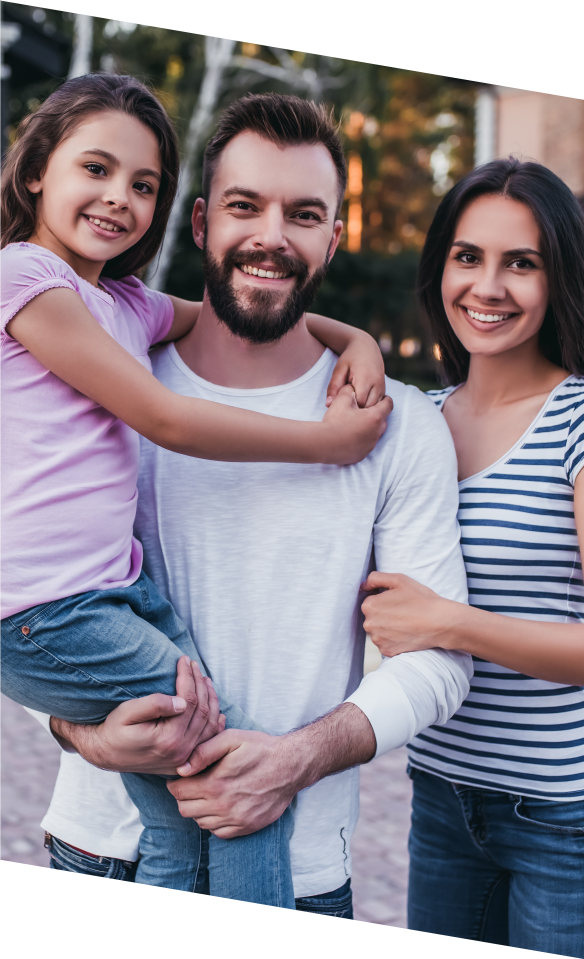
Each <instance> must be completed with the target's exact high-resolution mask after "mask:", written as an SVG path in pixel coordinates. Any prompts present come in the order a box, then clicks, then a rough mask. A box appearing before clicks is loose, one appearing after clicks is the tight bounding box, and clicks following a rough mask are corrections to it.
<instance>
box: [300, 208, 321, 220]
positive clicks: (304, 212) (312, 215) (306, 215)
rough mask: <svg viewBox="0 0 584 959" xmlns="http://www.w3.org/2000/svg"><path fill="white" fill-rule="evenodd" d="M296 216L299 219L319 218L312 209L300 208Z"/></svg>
mask: <svg viewBox="0 0 584 959" xmlns="http://www.w3.org/2000/svg"><path fill="white" fill-rule="evenodd" d="M294 216H295V217H297V219H299V220H318V219H319V218H318V217H317V215H316V213H312V212H311V210H300V212H299V213H295V214H294Z"/></svg>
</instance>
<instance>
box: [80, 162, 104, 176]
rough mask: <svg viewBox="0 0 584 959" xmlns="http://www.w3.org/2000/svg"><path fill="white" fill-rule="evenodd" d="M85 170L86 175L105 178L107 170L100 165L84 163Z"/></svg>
mask: <svg viewBox="0 0 584 959" xmlns="http://www.w3.org/2000/svg"><path fill="white" fill-rule="evenodd" d="M85 169H86V170H87V172H88V173H91V174H92V175H93V176H101V175H102V174H103V176H107V170H106V168H105V167H104V166H102V164H101V163H86V164H85Z"/></svg>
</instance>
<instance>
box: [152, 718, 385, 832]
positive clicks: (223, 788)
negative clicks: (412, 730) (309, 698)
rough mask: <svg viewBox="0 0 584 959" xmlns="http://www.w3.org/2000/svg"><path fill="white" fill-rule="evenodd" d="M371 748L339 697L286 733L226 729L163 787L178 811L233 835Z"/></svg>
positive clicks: (364, 726) (362, 723)
mask: <svg viewBox="0 0 584 959" xmlns="http://www.w3.org/2000/svg"><path fill="white" fill-rule="evenodd" d="M374 754H375V735H374V733H373V729H372V728H371V723H370V722H369V720H368V719H367V717H366V716H365V715H364V713H363V712H362V711H361V710H360V709H358V708H357V707H356V706H354V705H353V704H352V703H342V704H341V705H340V706H338V707H337V708H336V709H334V710H333V711H332V712H331V713H328V714H327V715H326V716H323V717H322V718H321V719H318V720H316V722H314V723H311V724H310V725H309V726H305V727H304V728H303V729H299V730H296V731H295V732H293V733H288V734H286V735H285V736H268V735H267V734H266V733H256V732H244V731H242V730H239V729H229V730H227V731H226V732H224V733H221V734H220V735H219V736H216V737H215V739H212V740H209V741H208V742H206V743H203V745H201V746H198V747H197V749H196V750H195V752H194V754H193V756H192V757H191V761H190V763H188V764H185V766H182V767H179V770H178V771H179V772H180V773H181V775H183V776H189V778H187V779H178V780H174V781H172V782H169V783H167V786H168V788H169V790H170V792H171V793H172V795H173V796H174V797H175V799H177V800H178V805H179V810H180V813H181V815H182V816H185V817H187V818H190V819H196V821H197V822H198V824H199V825H200V826H201V828H203V829H210V830H211V832H212V833H214V834H215V835H216V836H219V838H220V839H232V838H233V837H235V836H246V835H248V834H249V833H252V832H256V831H257V830H258V829H262V828H263V827H264V826H267V825H268V824H269V823H271V822H274V821H275V820H276V819H278V818H279V817H280V816H281V815H282V813H283V812H284V810H285V809H286V807H287V806H288V805H289V804H290V802H291V801H292V799H293V798H294V796H295V795H296V793H297V792H299V791H300V790H301V789H305V788H306V787H307V786H312V784H313V783H315V782H318V780H319V779H323V778H324V777H325V776H330V775H331V774H332V773H336V772H339V771H340V770H342V769H348V768H349V767H350V766H357V765H359V764H360V763H365V762H368V761H369V760H370V759H372V758H373V756H374ZM218 760H221V762H219V763H218V764H217V765H216V766H214V767H213V768H212V769H208V770H206V771H205V772H200V773H199V775H193V773H196V772H198V771H199V770H203V769H206V767H207V766H210V765H211V764H212V763H217V762H218Z"/></svg>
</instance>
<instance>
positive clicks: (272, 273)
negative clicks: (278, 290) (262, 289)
mask: <svg viewBox="0 0 584 959" xmlns="http://www.w3.org/2000/svg"><path fill="white" fill-rule="evenodd" d="M237 268H238V269H239V270H241V272H242V273H246V274H247V275H248V276H261V277H265V278H266V279H268V280H287V279H288V277H290V276H294V274H293V273H278V272H277V271H276V270H261V269H260V268H259V267H257V266H248V265H247V264H246V263H238V264H237Z"/></svg>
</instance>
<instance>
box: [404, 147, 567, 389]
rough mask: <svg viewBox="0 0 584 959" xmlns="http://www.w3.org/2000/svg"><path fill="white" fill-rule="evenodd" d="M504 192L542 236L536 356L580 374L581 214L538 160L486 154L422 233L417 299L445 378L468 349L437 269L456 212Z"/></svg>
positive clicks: (454, 373)
mask: <svg viewBox="0 0 584 959" xmlns="http://www.w3.org/2000/svg"><path fill="white" fill-rule="evenodd" d="M486 195H491V196H505V197H510V198H511V199H513V200H518V201H519V202H520V203H524V204H525V205H526V206H528V207H529V209H530V210H531V212H532V213H533V216H534V217H535V220H536V222H537V225H538V227H539V232H540V235H541V244H542V255H543V260H544V266H545V270H546V274H547V278H548V284H549V294H550V301H549V306H548V309H547V312H546V315H545V318H544V321H543V324H542V327H541V329H540V334H539V342H540V348H541V350H542V352H543V354H544V355H545V356H546V357H547V358H548V359H549V360H551V361H552V363H556V364H557V365H558V366H563V367H564V369H567V370H568V371H569V372H570V373H577V374H580V375H584V216H583V214H582V210H581V208H580V206H579V204H578V201H577V200H576V197H575V196H574V194H573V193H572V192H571V190H570V189H569V188H568V187H567V186H566V184H565V183H564V182H563V180H560V178H559V177H558V176H556V175H555V173H552V172H551V170H548V169H547V167H544V166H542V165H541V164H540V163H531V162H522V161H521V160H516V159H514V158H513V157H509V158H507V159H505V160H493V161H492V162H491V163H485V164H484V165H483V166H480V167H477V169H476V170H473V171H472V173H469V174H467V176H465V177H463V179H462V180H460V181H459V182H458V183H457V184H456V186H454V187H453V188H452V189H451V190H450V191H449V192H448V193H447V194H446V196H445V197H444V199H443V200H442V202H441V203H440V206H439V207H438V209H437V211H436V215H435V217H434V219H433V221H432V225H431V227H430V229H429V231H428V236H427V237H426V242H425V244H424V249H423V251H422V257H421V261H420V268H419V271H418V300H419V303H420V305H421V308H422V310H423V312H424V314H425V316H426V317H427V319H428V321H429V323H430V327H431V329H432V333H433V335H434V339H435V342H436V343H437V344H438V347H439V349H440V357H441V365H442V375H443V379H444V381H445V383H447V384H450V385H457V384H458V383H463V382H464V381H465V380H466V378H467V376H468V369H469V363H470V354H469V352H468V350H465V348H464V346H463V345H462V343H461V342H460V340H459V339H458V337H457V336H456V334H455V333H454V330H453V329H452V327H451V325H450V323H449V322H448V317H447V316H446V312H445V310H444V303H443V300H442V274H443V272H444V264H445V262H446V258H447V256H448V253H449V252H450V246H451V243H452V241H453V239H454V231H455V229H456V224H457V223H458V221H459V219H460V217H461V215H462V213H463V211H464V210H465V209H466V207H467V206H468V205H469V203H471V202H472V200H476V198H477V197H480V196H486Z"/></svg>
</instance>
